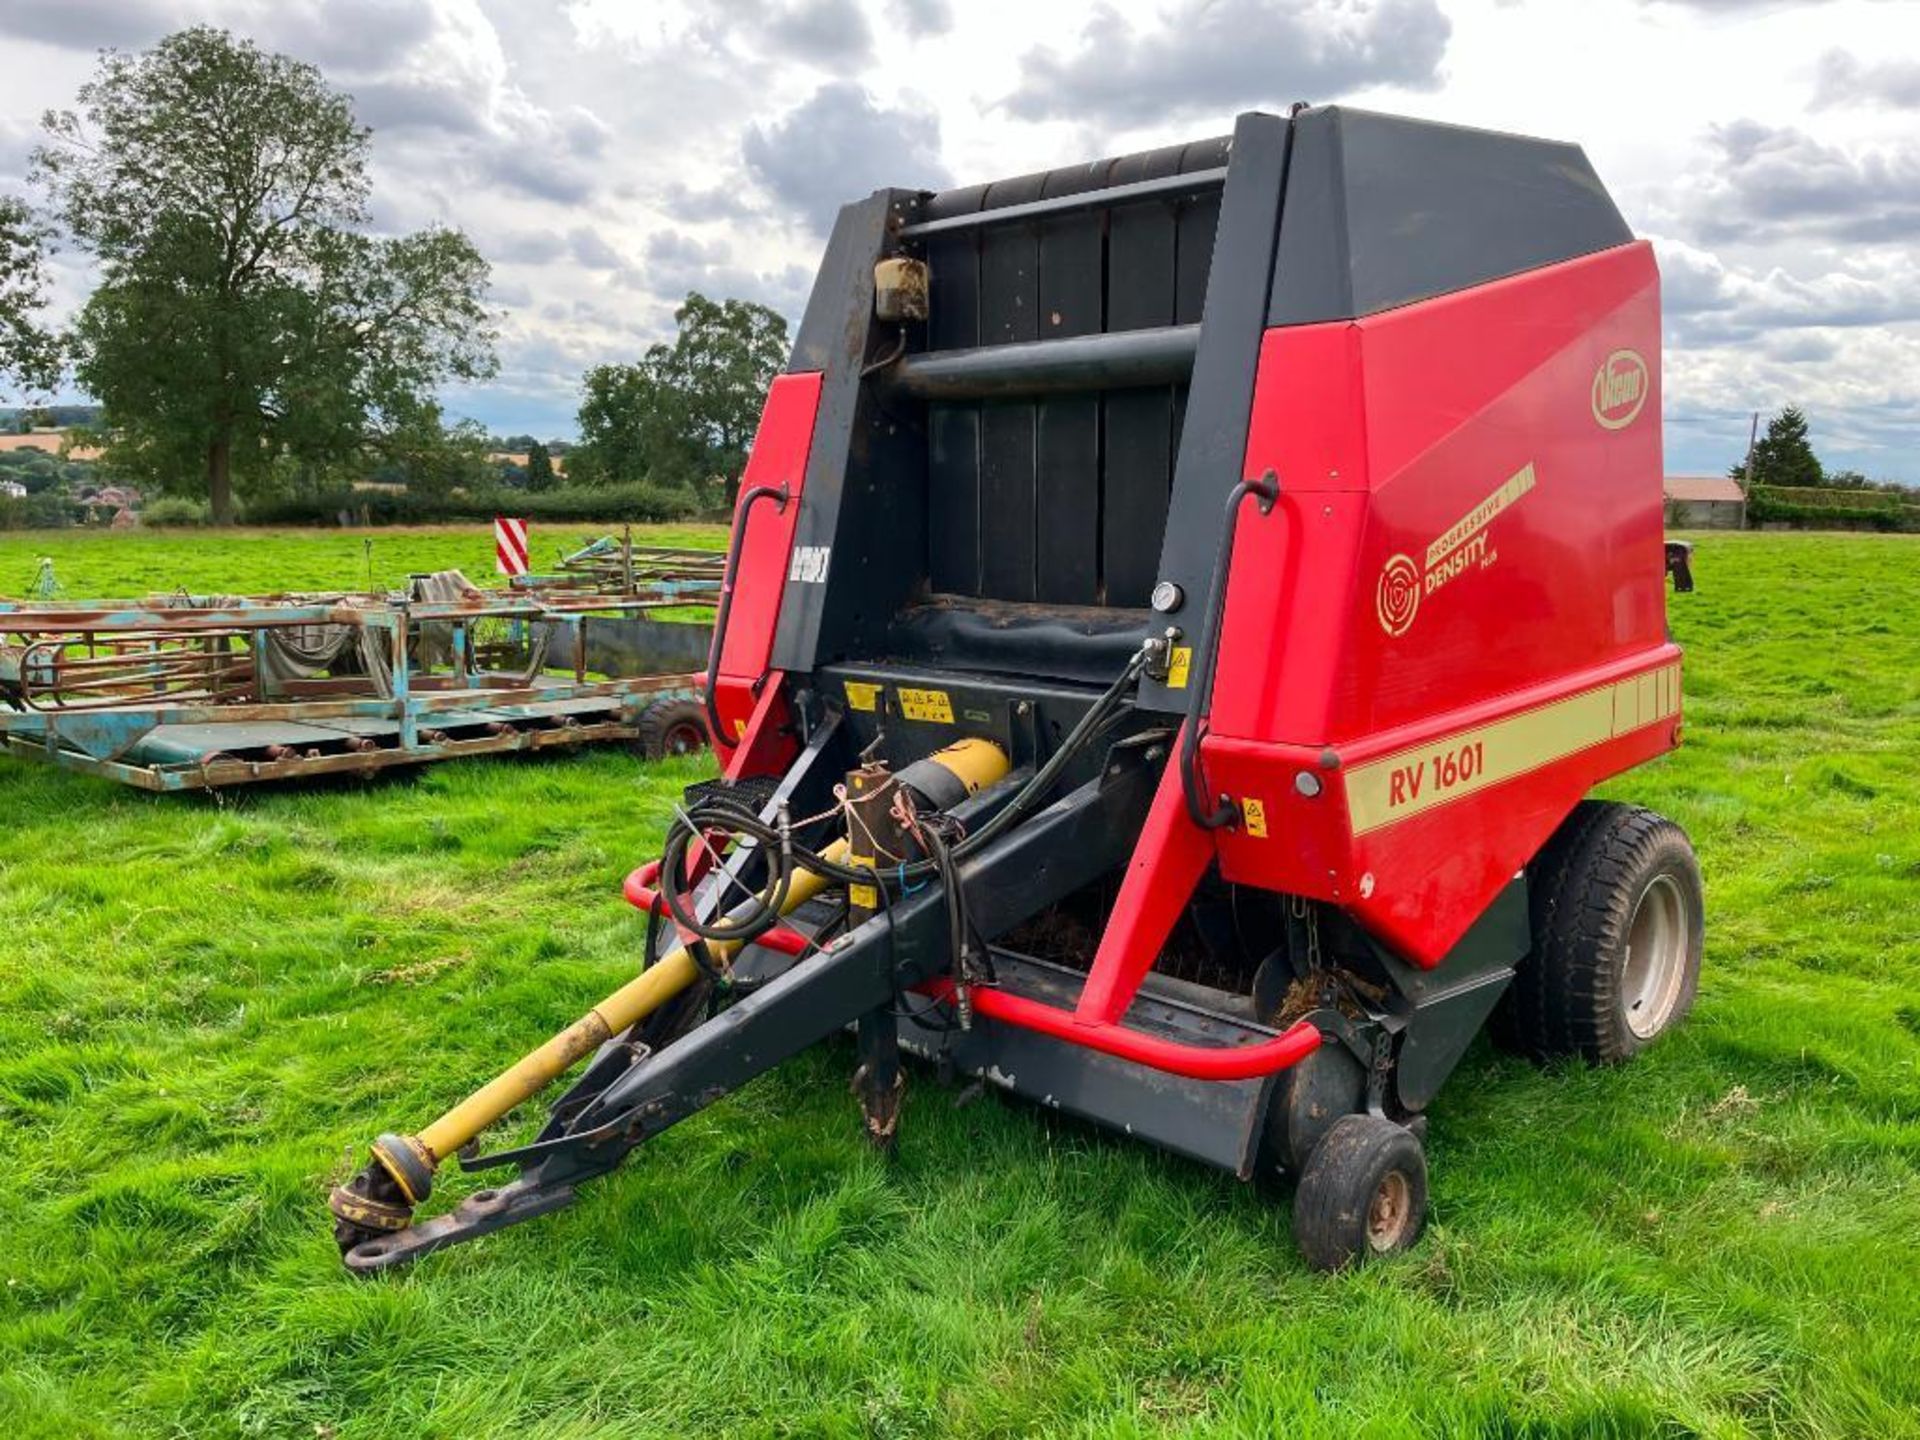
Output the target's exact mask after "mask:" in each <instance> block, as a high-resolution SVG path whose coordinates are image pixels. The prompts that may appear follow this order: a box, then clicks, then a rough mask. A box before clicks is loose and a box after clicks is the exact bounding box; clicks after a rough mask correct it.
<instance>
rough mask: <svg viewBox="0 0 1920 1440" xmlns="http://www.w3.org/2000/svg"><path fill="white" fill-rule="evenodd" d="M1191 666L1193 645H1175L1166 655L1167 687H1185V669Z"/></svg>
mask: <svg viewBox="0 0 1920 1440" xmlns="http://www.w3.org/2000/svg"><path fill="white" fill-rule="evenodd" d="M1192 668H1193V647H1192V646H1191V645H1176V646H1174V647H1173V650H1172V651H1171V653H1169V654H1168V656H1167V688H1168V689H1169V690H1184V689H1186V688H1187V671H1189V670H1191V669H1192Z"/></svg>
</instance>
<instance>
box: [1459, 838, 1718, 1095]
mask: <svg viewBox="0 0 1920 1440" xmlns="http://www.w3.org/2000/svg"><path fill="white" fill-rule="evenodd" d="M1531 905H1532V911H1533V948H1532V951H1531V952H1530V953H1529V954H1528V956H1527V958H1526V959H1525V960H1524V961H1522V962H1521V965H1520V968H1519V971H1518V973H1517V974H1516V975H1515V976H1514V980H1513V984H1512V986H1511V987H1510V989H1509V991H1508V993H1507V995H1506V996H1505V997H1503V999H1502V1004H1501V1014H1500V1015H1499V1016H1498V1017H1497V1019H1498V1023H1497V1024H1496V1025H1495V1027H1494V1035H1495V1038H1496V1039H1498V1040H1500V1041H1502V1042H1503V1043H1505V1044H1506V1045H1507V1046H1508V1047H1509V1048H1511V1049H1514V1050H1517V1051H1519V1052H1520V1053H1522V1054H1524V1055H1527V1056H1529V1057H1531V1058H1533V1059H1535V1060H1538V1061H1549V1060H1556V1059H1567V1058H1576V1057H1577V1058H1580V1059H1584V1060H1586V1061H1587V1062H1589V1063H1590V1064H1594V1065H1618V1064H1622V1063H1624V1062H1625V1061H1628V1060H1631V1059H1632V1058H1633V1057H1634V1056H1635V1055H1637V1054H1639V1053H1640V1052H1641V1051H1642V1050H1644V1049H1646V1048H1647V1046H1649V1045H1651V1044H1652V1043H1653V1042H1654V1041H1655V1040H1657V1039H1659V1038H1660V1036H1662V1035H1663V1034H1665V1033H1666V1032H1667V1031H1668V1030H1670V1029H1672V1028H1673V1027H1674V1026H1675V1025H1677V1024H1678V1023H1679V1022H1680V1021H1681V1020H1682V1019H1683V1018H1684V1017H1685V1016H1686V1013H1687V1011H1688V1010H1690V1009H1691V1008H1692V1007H1693V1001H1694V996H1695V994H1696V992H1697V991H1698V989H1699V985H1700V955H1701V950H1702V948H1703V946H1704V943H1705V922H1704V915H1705V906H1704V896H1703V894H1702V890H1701V885H1700V863H1699V861H1698V860H1697V859H1695V857H1694V853H1693V845H1692V843H1691V842H1690V841H1689V840H1688V839H1687V833H1686V831H1684V830H1682V829H1681V828H1680V827H1679V826H1678V825H1676V824H1675V823H1674V822H1673V821H1671V820H1669V819H1667V818H1666V817H1665V816H1663V815H1658V814H1655V813H1654V812H1653V811H1651V810H1643V809H1640V808H1638V807H1637V806H1631V805H1620V804H1615V803H1612V802H1610V801H1600V800H1589V801H1586V802H1584V803H1582V804H1581V805H1580V806H1579V807H1578V808H1577V809H1575V811H1574V812H1573V814H1572V815H1571V816H1569V817H1568V819H1567V822H1566V823H1565V824H1564V825H1563V826H1562V827H1561V828H1560V832H1559V833H1558V834H1557V835H1556V836H1555V837H1554V839H1553V840H1552V841H1551V842H1549V843H1548V845H1547V847H1546V849H1545V850H1544V851H1543V852H1542V853H1541V858H1540V860H1539V862H1537V863H1536V865H1535V866H1534V873H1533V888H1532V895H1531Z"/></svg>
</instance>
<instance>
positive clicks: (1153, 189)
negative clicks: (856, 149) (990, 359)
mask: <svg viewBox="0 0 1920 1440" xmlns="http://www.w3.org/2000/svg"><path fill="white" fill-rule="evenodd" d="M1226 181H1227V171H1226V167H1225V166H1224V165H1223V166H1221V167H1220V168H1219V169H1217V170H1195V171H1193V172H1191V173H1190V174H1186V175H1167V176H1164V177H1162V178H1160V179H1156V180H1136V181H1133V182H1132V183H1131V184H1127V185H1109V186H1108V187H1107V188H1106V189H1104V190H1083V191H1080V192H1078V193H1076V194H1073V195H1055V196H1052V197H1050V198H1049V199H1045V200H1029V201H1027V202H1026V203H1025V204H1024V205H1003V206H1001V207H1000V208H999V209H997V210H973V211H969V212H968V213H967V214H965V215H949V216H946V217H945V218H943V219H939V220H922V221H920V222H918V223H917V224H913V225H903V226H901V227H900V230H899V231H898V235H899V238H900V239H902V240H926V239H930V238H932V237H933V236H936V235H956V234H959V233H961V232H963V231H967V230H981V229H985V228H986V227H988V226H990V225H1019V224H1024V223H1026V222H1027V221H1031V220H1051V219H1054V218H1055V217H1056V216H1060V215H1075V214H1078V213H1079V212H1080V211H1082V210H1105V209H1108V208H1110V207H1112V206H1115V205H1131V204H1137V203H1138V202H1140V201H1143V200H1185V199H1190V198H1192V197H1193V196H1196V195H1205V194H1207V193H1208V192H1209V191H1213V190H1218V189H1219V188H1220V187H1221V186H1222V185H1224V184H1226Z"/></svg>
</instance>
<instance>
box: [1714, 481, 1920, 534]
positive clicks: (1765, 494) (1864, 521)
mask: <svg viewBox="0 0 1920 1440" xmlns="http://www.w3.org/2000/svg"><path fill="white" fill-rule="evenodd" d="M1778 494H1779V491H1777V490H1772V491H1763V490H1761V489H1760V488H1759V487H1755V489H1754V492H1753V493H1752V494H1750V495H1749V496H1748V497H1747V523H1748V524H1749V525H1765V524H1782V525H1793V526H1796V527H1798V528H1801V529H1806V530H1909V531H1920V508H1915V507H1913V506H1910V505H1903V504H1901V503H1900V501H1899V500H1898V499H1895V498H1893V497H1889V498H1888V500H1887V502H1886V503H1885V504H1881V505H1807V504H1803V503H1800V502H1797V501H1792V500H1780V499H1776V498H1775V497H1776V496H1777V495H1778Z"/></svg>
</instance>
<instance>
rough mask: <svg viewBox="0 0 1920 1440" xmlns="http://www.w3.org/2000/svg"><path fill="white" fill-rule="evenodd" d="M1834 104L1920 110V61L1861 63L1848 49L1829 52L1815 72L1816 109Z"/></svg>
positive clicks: (1814, 102) (1821, 58) (1822, 57)
mask: <svg viewBox="0 0 1920 1440" xmlns="http://www.w3.org/2000/svg"><path fill="white" fill-rule="evenodd" d="M1834 105H1887V106H1891V107H1893V108H1894V109H1896V110H1916V109H1920V60H1902V59H1896V60H1882V61H1879V62H1877V63H1862V62H1861V60H1860V59H1859V57H1857V56H1855V55H1851V54H1849V53H1848V52H1846V51H1845V50H1829V51H1827V53H1826V54H1824V55H1822V56H1821V57H1820V65H1819V68H1818V70H1816V71H1815V74H1814V86H1813V108H1814V109H1815V110H1824V109H1827V108H1828V107H1829V106H1834Z"/></svg>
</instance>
